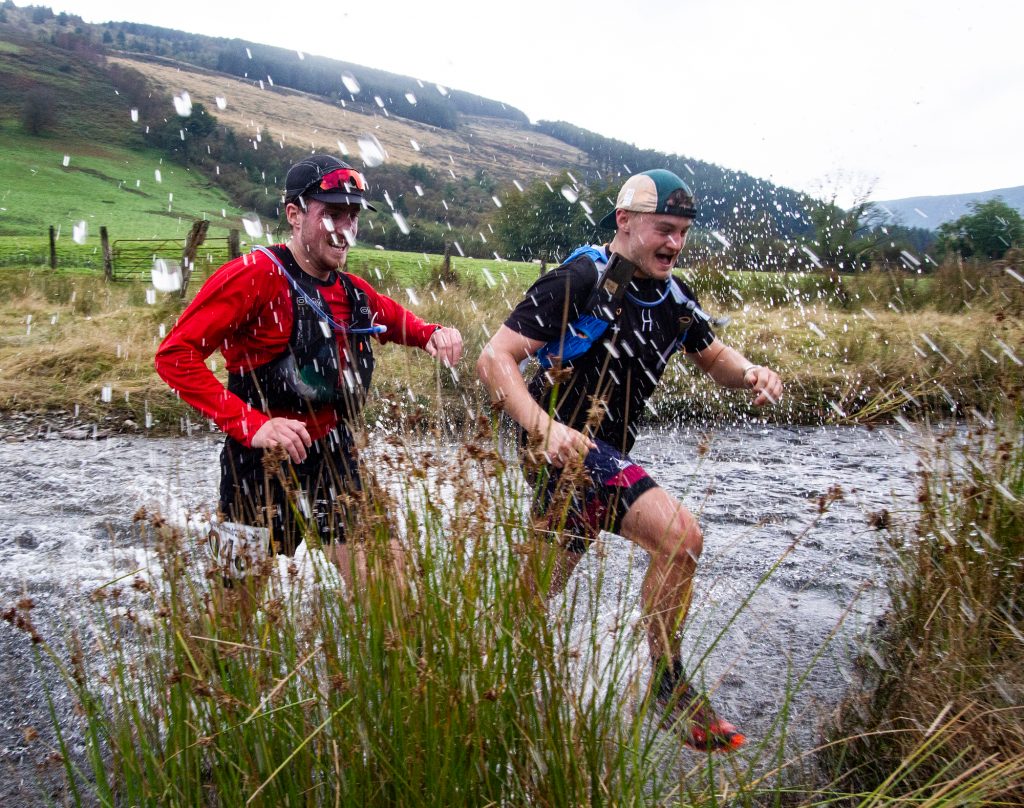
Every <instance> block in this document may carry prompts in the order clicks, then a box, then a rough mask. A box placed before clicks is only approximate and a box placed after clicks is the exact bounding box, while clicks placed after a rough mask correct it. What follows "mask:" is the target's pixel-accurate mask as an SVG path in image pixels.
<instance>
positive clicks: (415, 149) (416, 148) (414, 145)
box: [409, 138, 420, 151]
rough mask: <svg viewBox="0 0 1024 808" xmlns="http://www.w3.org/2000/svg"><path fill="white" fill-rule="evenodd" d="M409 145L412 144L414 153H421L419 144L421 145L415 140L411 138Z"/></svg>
mask: <svg viewBox="0 0 1024 808" xmlns="http://www.w3.org/2000/svg"><path fill="white" fill-rule="evenodd" d="M409 143H410V144H411V145H412V150H413V151H419V150H420V144H419V143H417V142H416V141H415V140H413V139H412V138H410V139H409Z"/></svg>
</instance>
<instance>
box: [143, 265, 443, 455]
mask: <svg viewBox="0 0 1024 808" xmlns="http://www.w3.org/2000/svg"><path fill="white" fill-rule="evenodd" d="M289 264H293V262H292V261H288V262H286V266H288V265H289ZM289 271H292V272H294V271H301V270H298V267H297V265H293V266H292V267H291V268H290V269H289ZM349 278H350V279H351V280H352V282H353V283H354V284H355V285H356V286H358V287H359V288H360V289H362V290H363V291H364V292H365V294H366V298H367V302H368V304H369V306H370V309H371V312H372V314H373V315H374V322H375V323H376V324H378V325H384V326H387V331H385V332H384V333H383V334H380V335H378V339H379V340H380V342H397V343H399V344H401V345H408V346H412V347H416V348H423V347H424V346H425V345H426V344H427V341H428V340H429V339H430V335H431V334H433V333H434V331H435V330H436V329H437V328H438V327H439V326H437V325H435V324H432V323H426V322H424V321H423V320H421V319H420V318H419V317H417V316H416V315H415V314H413V313H412V312H410V311H408V310H407V309H405V308H404V307H403V306H401V305H400V304H399V303H397V302H396V301H394V300H392V299H391V298H390V297H387V296H386V295H382V294H380V293H378V292H377V291H376V290H375V289H374V288H373V287H372V286H370V284H369V283H367V282H366V281H364V280H363V279H362V278H358V277H356V276H353V275H349ZM320 293H321V295H322V296H323V297H324V299H325V301H326V302H327V304H328V305H329V306H330V308H331V311H332V312H333V316H334V318H335V319H336V320H338V321H339V322H343V323H344V322H348V321H349V315H350V313H351V310H350V305H349V301H348V296H347V295H346V294H345V289H344V286H343V285H342V284H341V283H334V284H332V285H330V286H322V287H320ZM291 331H292V298H291V292H290V289H289V284H288V280H287V279H286V278H285V277H284V275H283V274H282V273H281V271H280V270H278V269H277V267H275V266H274V264H273V263H272V262H271V260H270V259H269V258H268V257H267V256H266V255H263V254H262V253H252V254H249V255H244V256H242V257H241V258H237V259H235V260H233V261H229V262H228V263H227V264H224V266H222V267H221V268H220V269H218V270H217V271H216V272H215V273H214V274H213V275H211V276H210V278H209V279H208V280H207V281H206V283H205V284H203V288H202V289H200V290H199V293H198V294H197V295H196V296H195V299H193V301H192V302H191V303H190V304H189V305H188V307H187V308H186V309H185V311H184V312H182V314H181V316H180V317H179V318H178V321H177V323H175V325H174V327H173V328H172V329H171V332H170V333H169V334H168V335H167V338H166V339H165V340H164V341H163V343H161V345H160V347H159V348H158V349H157V353H156V361H155V364H156V370H157V373H159V374H160V377H161V378H162V379H163V380H164V381H165V382H167V384H168V385H170V386H171V388H172V389H173V390H175V391H176V392H177V393H178V395H179V396H181V398H182V400H184V401H186V402H187V403H189V404H191V405H192V406H193V407H195V408H196V409H197V410H199V411H200V412H202V413H203V414H204V415H206V416H207V417H209V418H212V419H213V421H214V423H216V424H217V426H218V427H220V429H221V430H222V431H224V432H226V433H227V434H228V435H230V436H231V437H232V438H234V439H235V440H237V441H239V442H240V443H242V444H244V445H245V446H249V445H250V441H251V440H252V436H253V435H255V434H256V431H257V430H258V429H259V428H260V427H262V426H263V425H264V424H265V423H266V422H267V421H268V420H270V418H271V416H286V417H289V418H298V419H299V420H302V421H303V422H305V424H306V428H307V429H308V430H309V433H310V437H312V438H313V440H317V439H318V438H320V437H323V436H324V435H325V434H327V432H328V431H330V430H331V429H332V428H333V427H334V425H335V424H336V423H337V416H336V415H335V413H334V410H333V408H325V409H323V410H320V411H315V412H313V413H310V414H307V415H298V414H295V413H290V412H270V413H265V412H261V411H260V410H257V409H255V408H253V407H251V406H249V405H248V404H246V403H245V402H244V401H242V400H241V399H240V398H239V397H238V396H236V395H234V394H233V393H230V392H228V390H227V389H226V388H225V387H224V385H223V384H221V382H220V380H219V379H217V377H216V376H215V375H214V373H213V371H211V370H210V368H209V367H208V366H207V364H206V360H207V359H208V358H209V357H210V355H211V354H213V353H214V351H216V350H218V349H219V350H220V352H221V354H222V355H223V356H224V362H225V364H226V366H227V370H228V371H229V372H232V373H246V372H248V371H250V370H251V369H253V368H255V367H259V366H260V365H263V364H265V363H266V362H268V361H270V360H271V359H274V358H275V357H277V356H278V355H279V354H280V353H281V352H282V351H284V350H285V348H286V347H287V346H288V340H289V338H290V336H291ZM344 338H345V337H344V335H339V340H343V339H344ZM341 347H343V346H339V348H341ZM341 353H342V355H344V352H341Z"/></svg>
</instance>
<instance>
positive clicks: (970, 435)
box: [828, 409, 1024, 805]
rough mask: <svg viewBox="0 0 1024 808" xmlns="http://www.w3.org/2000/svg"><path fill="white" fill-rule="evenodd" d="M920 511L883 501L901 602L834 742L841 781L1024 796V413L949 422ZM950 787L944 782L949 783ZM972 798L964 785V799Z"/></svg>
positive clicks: (1015, 800) (873, 641)
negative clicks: (895, 512)
mask: <svg viewBox="0 0 1024 808" xmlns="http://www.w3.org/2000/svg"><path fill="white" fill-rule="evenodd" d="M919 473H920V494H919V503H920V508H921V511H920V515H919V516H918V517H917V518H916V519H906V518H905V519H893V518H892V517H890V515H889V514H879V515H878V527H880V528H881V529H883V535H884V537H885V539H886V548H887V550H888V552H889V557H890V561H891V565H890V566H891V571H890V575H889V583H888V589H889V595H890V597H891V599H892V606H891V609H890V611H889V612H888V614H887V615H886V618H885V620H884V622H883V623H882V625H881V626H880V627H879V629H878V630H877V631H875V632H874V633H873V636H870V637H868V638H867V642H868V644H869V652H866V653H865V654H864V655H863V656H862V658H861V660H860V661H861V664H862V670H863V687H862V689H861V690H860V691H859V692H856V693H854V694H852V695H851V696H850V697H849V698H848V699H847V700H846V701H845V702H844V704H843V705H841V707H840V709H839V710H838V711H837V714H836V717H835V719H834V721H833V724H832V728H831V734H832V735H833V736H834V737H835V738H839V739H841V740H838V741H837V742H836V744H835V746H834V747H831V748H830V750H829V755H828V758H829V759H830V760H831V761H832V763H833V765H834V766H836V767H837V768H841V769H843V770H845V771H846V775H845V778H844V782H846V783H848V784H855V787H856V788H857V789H864V790H865V791H868V792H874V791H875V790H876V789H881V788H887V787H888V786H889V785H890V784H891V783H892V782H894V781H895V780H899V781H900V782H901V784H902V787H904V788H906V789H908V790H909V791H912V792H913V793H916V794H920V795H926V794H933V795H936V796H939V795H941V794H942V793H943V789H947V790H948V792H949V794H950V795H951V796H950V799H952V794H954V793H955V792H957V791H958V789H959V788H960V787H961V786H962V785H963V783H964V782H965V781H966V780H968V779H971V778H972V777H976V776H986V777H989V778H990V780H991V782H990V784H989V793H988V795H987V797H986V800H988V801H978V802H975V804H982V803H984V804H990V805H1010V804H1013V805H1019V804H1021V803H1022V801H1024V707H1022V706H1021V705H1022V704H1024V676H1022V673H1021V671H1022V670H1024V634H1022V633H1021V627H1022V624H1024V605H1022V603H1021V592H1022V591H1024V589H1022V585H1024V571H1022V567H1021V558H1022V557H1024V419H1022V416H1021V414H1020V411H1019V409H1018V410H1017V413H1016V415H1007V416H1005V417H1004V418H1003V419H1002V420H1000V421H999V422H998V423H992V422H988V421H987V420H985V419H976V420H973V421H972V423H971V426H970V428H969V429H967V430H964V429H959V430H950V431H949V432H947V433H945V434H944V435H943V436H942V437H941V438H940V439H939V440H938V441H937V442H936V443H935V444H934V445H933V446H932V447H931V449H930V450H929V452H928V453H927V454H926V455H925V456H924V458H923V460H922V465H921V470H920V472H919ZM940 787H941V788H940ZM969 802H971V800H969V799H967V797H966V796H964V797H963V798H962V802H961V803H958V804H966V803H969Z"/></svg>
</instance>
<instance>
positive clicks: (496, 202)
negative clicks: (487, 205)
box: [491, 196, 501, 208]
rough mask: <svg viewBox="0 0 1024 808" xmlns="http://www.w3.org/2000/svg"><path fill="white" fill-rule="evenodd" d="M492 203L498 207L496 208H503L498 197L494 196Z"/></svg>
mask: <svg viewBox="0 0 1024 808" xmlns="http://www.w3.org/2000/svg"><path fill="white" fill-rule="evenodd" d="M491 201H492V202H493V203H494V207H496V208H500V207H501V200H500V199H498V197H497V196H492V197H491Z"/></svg>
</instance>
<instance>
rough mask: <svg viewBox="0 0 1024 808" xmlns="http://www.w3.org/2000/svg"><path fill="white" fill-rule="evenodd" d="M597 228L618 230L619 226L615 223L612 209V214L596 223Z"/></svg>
mask: <svg viewBox="0 0 1024 808" xmlns="http://www.w3.org/2000/svg"><path fill="white" fill-rule="evenodd" d="M597 226H598V227H601V228H603V229H605V230H618V229H619V225H618V223H616V221H615V210H614V209H612V212H611V213H609V214H608V215H606V216H605V217H604V218H603V219H601V221H599V222H598V223H597Z"/></svg>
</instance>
